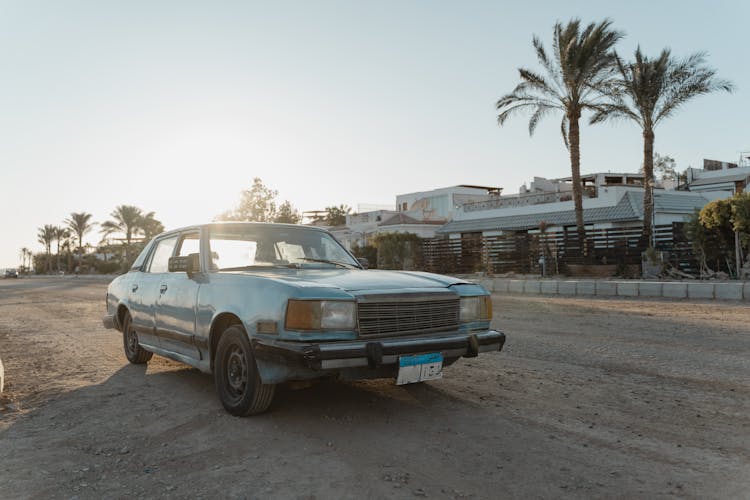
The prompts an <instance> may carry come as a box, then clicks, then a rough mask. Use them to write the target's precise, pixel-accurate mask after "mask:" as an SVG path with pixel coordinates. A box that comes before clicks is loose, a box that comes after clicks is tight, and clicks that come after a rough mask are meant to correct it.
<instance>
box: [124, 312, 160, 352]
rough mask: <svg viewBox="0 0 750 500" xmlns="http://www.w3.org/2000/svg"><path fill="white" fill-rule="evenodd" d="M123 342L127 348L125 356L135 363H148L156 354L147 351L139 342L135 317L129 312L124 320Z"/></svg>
mask: <svg viewBox="0 0 750 500" xmlns="http://www.w3.org/2000/svg"><path fill="white" fill-rule="evenodd" d="M122 344H123V347H124V348H125V357H126V358H128V361H130V362H131V363H133V364H134V365H142V364H143V363H147V362H148V361H149V360H150V359H151V358H152V357H153V355H154V353H153V352H150V351H147V350H146V349H144V348H143V347H141V344H139V343H138V334H137V333H136V331H135V328H133V319H132V318H131V317H130V313H127V312H126V313H125V318H124V320H123V322H122Z"/></svg>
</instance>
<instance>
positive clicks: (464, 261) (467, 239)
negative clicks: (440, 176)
mask: <svg viewBox="0 0 750 500" xmlns="http://www.w3.org/2000/svg"><path fill="white" fill-rule="evenodd" d="M641 232H642V228H640V227H635V228H618V229H596V230H589V231H587V232H586V242H585V243H586V246H585V249H586V251H585V252H584V251H583V250H584V248H583V246H582V245H581V244H580V242H579V241H578V234H577V232H576V231H575V228H572V230H567V231H560V232H548V233H531V234H528V233H521V234H508V235H502V236H482V235H481V234H464V235H462V237H461V238H457V239H448V238H432V239H425V240H422V248H421V256H420V259H419V264H420V267H421V268H422V269H424V270H427V271H431V272H436V273H445V274H451V273H453V274H456V273H472V272H478V271H485V272H491V273H493V274H502V273H508V272H515V273H521V274H538V273H541V262H540V258H541V257H542V256H544V261H545V264H546V269H547V273H548V274H560V273H564V272H567V271H568V270H569V268H570V267H571V266H576V265H578V266H580V265H583V266H588V265H601V264H609V265H615V266H623V269H625V268H626V267H627V266H631V267H633V266H638V265H640V264H641V258H642V257H641V256H642V254H643V252H644V251H645V250H646V249H647V248H648V246H649V245H648V244H647V243H646V242H645V241H643V239H642V237H641ZM654 235H655V238H654V239H655V248H656V250H658V251H662V252H666V256H667V259H668V260H669V263H670V264H672V265H673V266H675V267H677V268H678V269H681V270H682V271H684V272H688V273H691V274H697V272H698V263H697V261H696V259H695V257H694V256H693V252H692V246H691V244H690V242H689V241H688V240H687V238H686V237H685V236H684V232H683V229H682V224H680V223H675V224H672V225H665V226H655V228H654Z"/></svg>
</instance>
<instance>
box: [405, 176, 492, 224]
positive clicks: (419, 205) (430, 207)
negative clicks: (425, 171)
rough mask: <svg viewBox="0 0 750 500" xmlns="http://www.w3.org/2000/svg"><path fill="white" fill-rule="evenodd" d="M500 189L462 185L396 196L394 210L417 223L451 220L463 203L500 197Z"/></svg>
mask: <svg viewBox="0 0 750 500" xmlns="http://www.w3.org/2000/svg"><path fill="white" fill-rule="evenodd" d="M500 191H501V188H496V187H488V186H472V185H467V184H462V185H459V186H450V187H446V188H439V189H433V190H431V191H420V192H416V193H406V194H400V195H397V196H396V209H397V210H398V211H399V212H404V213H406V215H408V216H409V217H411V218H413V219H416V220H418V221H436V220H437V221H443V222H447V221H450V220H452V219H453V214H454V213H455V211H456V209H457V208H459V207H461V206H462V205H463V204H464V203H470V202H477V201H485V200H488V199H491V198H493V197H497V196H499V195H500Z"/></svg>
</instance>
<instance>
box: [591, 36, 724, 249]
mask: <svg viewBox="0 0 750 500" xmlns="http://www.w3.org/2000/svg"><path fill="white" fill-rule="evenodd" d="M616 65H617V71H618V73H619V75H620V77H619V80H618V81H617V82H615V84H614V85H612V86H611V87H610V89H609V96H610V98H611V102H609V103H607V104H605V105H603V106H601V107H599V108H598V109H597V111H596V113H595V114H594V116H593V117H592V118H591V123H599V122H602V121H605V120H608V119H622V118H625V119H629V120H632V121H634V122H635V123H637V124H638V126H639V127H640V128H641V132H642V133H643V174H644V185H645V188H646V189H645V190H644V196H643V238H644V239H645V240H646V241H648V242H650V241H651V235H652V233H653V227H652V221H651V219H652V213H653V207H654V199H653V185H654V159H655V158H654V138H655V135H654V128H656V126H657V125H658V124H659V123H660V122H661V121H662V120H664V119H665V118H669V117H670V116H672V115H673V114H674V113H675V111H677V110H678V109H679V108H681V107H682V106H683V105H684V104H685V103H686V102H688V101H690V100H691V99H693V98H695V97H697V96H700V95H704V94H710V93H712V92H717V91H726V92H732V90H733V85H732V83H731V82H729V81H728V80H719V79H717V78H716V70H714V69H712V68H709V67H708V66H706V64H705V54H704V53H702V52H699V53H696V54H693V55H691V56H690V57H688V58H687V59H683V60H680V59H676V58H674V57H672V55H671V52H670V51H669V49H664V50H662V51H661V54H660V55H659V57H657V58H655V59H649V58H648V57H646V56H644V55H643V53H642V52H641V48H640V47H638V48H637V49H636V51H635V61H632V62H623V61H622V60H621V59H620V58H619V57H616Z"/></svg>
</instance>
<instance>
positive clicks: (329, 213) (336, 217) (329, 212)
mask: <svg viewBox="0 0 750 500" xmlns="http://www.w3.org/2000/svg"><path fill="white" fill-rule="evenodd" d="M351 211H352V209H351V207H349V206H348V205H339V206H337V207H326V216H325V223H326V225H327V226H343V225H344V224H346V215H347V214H348V213H349V212H351Z"/></svg>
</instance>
